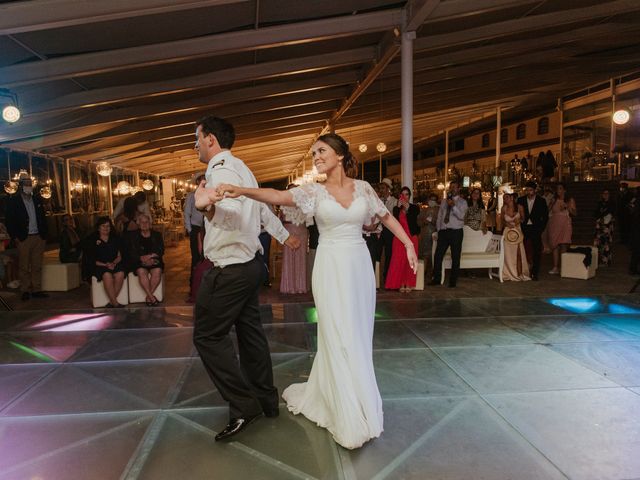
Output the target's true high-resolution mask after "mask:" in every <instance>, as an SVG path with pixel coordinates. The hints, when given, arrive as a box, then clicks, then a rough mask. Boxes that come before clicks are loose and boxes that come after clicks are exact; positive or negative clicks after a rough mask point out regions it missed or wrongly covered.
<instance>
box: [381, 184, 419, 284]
mask: <svg viewBox="0 0 640 480" xmlns="http://www.w3.org/2000/svg"><path fill="white" fill-rule="evenodd" d="M410 199H411V190H410V189H409V187H402V190H401V192H400V198H399V199H398V206H397V207H394V209H393V216H394V217H396V218H397V219H398V221H399V222H400V225H402V228H404V231H405V232H406V233H407V235H409V237H410V238H411V242H412V243H413V249H414V250H415V252H416V254H417V252H418V235H419V234H420V227H418V214H419V213H420V209H419V208H418V206H417V205H415V204H413V203H409V200H410ZM406 248H408V247H406ZM415 286H416V274H415V273H413V270H412V269H411V267H410V266H409V262H408V260H407V254H406V252H405V246H404V245H403V244H402V242H401V241H399V240H398V239H397V238H395V237H394V239H393V247H392V253H391V265H390V266H389V273H388V274H387V280H386V281H385V284H384V288H386V289H387V290H398V289H399V290H400V291H401V292H402V293H406V292H410V291H411V290H412V289H413V288H414V287H415Z"/></svg>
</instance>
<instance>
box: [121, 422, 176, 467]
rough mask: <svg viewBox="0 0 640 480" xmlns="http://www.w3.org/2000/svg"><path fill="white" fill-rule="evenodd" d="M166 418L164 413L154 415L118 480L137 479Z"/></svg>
mask: <svg viewBox="0 0 640 480" xmlns="http://www.w3.org/2000/svg"><path fill="white" fill-rule="evenodd" d="M167 417H168V414H166V413H164V412H159V413H158V414H156V415H154V417H153V420H151V422H150V423H149V425H148V426H147V429H146V430H145V432H144V435H143V436H142V438H141V439H140V441H139V442H138V445H137V446H136V448H135V450H134V451H133V452H132V453H131V456H130V457H129V461H128V462H127V465H126V466H125V467H124V469H123V471H122V474H121V475H120V479H122V480H124V479H127V480H129V479H131V480H134V479H137V478H138V476H139V475H140V472H141V471H142V469H143V468H144V465H145V464H146V463H147V459H148V458H149V454H150V453H151V451H152V450H153V447H154V446H155V444H156V441H157V440H158V437H159V435H160V432H161V431H162V427H163V426H164V424H165V422H166V420H167Z"/></svg>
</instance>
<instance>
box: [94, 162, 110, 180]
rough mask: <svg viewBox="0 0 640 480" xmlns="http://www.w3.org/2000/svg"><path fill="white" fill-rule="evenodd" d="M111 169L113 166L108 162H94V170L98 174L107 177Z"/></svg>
mask: <svg viewBox="0 0 640 480" xmlns="http://www.w3.org/2000/svg"><path fill="white" fill-rule="evenodd" d="M112 171H113V168H112V167H111V165H109V163H108V162H98V163H96V172H98V175H100V176H101V177H108V176H109V175H111V172H112Z"/></svg>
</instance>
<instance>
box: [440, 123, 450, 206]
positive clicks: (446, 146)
mask: <svg viewBox="0 0 640 480" xmlns="http://www.w3.org/2000/svg"><path fill="white" fill-rule="evenodd" d="M448 182H449V129H447V130H445V131H444V190H443V191H442V194H443V196H444V197H446V196H447V183H448Z"/></svg>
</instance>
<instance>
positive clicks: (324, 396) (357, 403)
mask: <svg viewBox="0 0 640 480" xmlns="http://www.w3.org/2000/svg"><path fill="white" fill-rule="evenodd" d="M290 192H291V194H292V195H293V198H294V201H295V203H296V205H297V208H296V207H284V208H283V212H284V214H285V217H286V218H287V219H288V220H290V221H292V222H294V223H298V224H300V223H305V222H306V223H309V222H310V221H311V219H312V217H315V221H316V223H317V226H318V231H319V232H320V240H319V244H318V249H317V251H316V258H315V263H314V267H313V277H312V285H313V298H314V301H315V304H316V310H317V313H318V352H317V354H316V356H315V359H314V361H313V366H312V367H311V374H310V375H309V380H308V381H307V382H305V383H298V384H294V385H290V386H289V387H288V388H287V389H285V391H284V392H283V393H282V397H283V398H284V400H285V401H286V402H287V407H288V409H289V410H290V411H291V412H293V413H294V414H298V413H302V414H303V415H304V416H305V417H307V418H308V419H309V420H311V421H313V422H315V423H316V424H318V425H319V426H321V427H324V428H326V429H327V430H329V432H331V434H332V435H333V438H334V440H335V441H336V442H337V443H339V444H340V445H342V446H343V447H345V448H358V447H361V446H362V445H363V444H364V443H365V442H367V441H368V440H370V439H372V438H376V437H378V436H380V434H381V433H382V423H383V420H382V399H381V398H380V392H379V391H378V385H377V383H376V377H375V373H374V370H373V346H372V342H373V324H374V313H375V306H376V287H375V277H374V273H373V267H372V265H371V257H370V255H369V251H368V249H367V246H366V244H365V242H364V240H363V238H362V226H363V225H368V224H370V223H371V220H372V218H373V217H374V216H375V215H376V214H378V215H380V216H381V217H383V216H384V215H385V214H386V213H387V212H388V211H387V209H386V208H385V206H384V204H383V203H382V202H381V201H380V199H379V198H378V196H377V195H376V193H375V192H374V191H373V188H371V185H369V184H368V183H367V182H363V181H360V180H355V190H354V193H353V199H352V200H353V202H352V203H351V205H348V208H345V207H343V206H342V205H340V204H339V203H338V202H337V201H336V200H335V199H334V198H333V197H332V196H331V195H330V194H329V192H328V191H327V190H326V188H325V187H324V186H323V185H321V184H317V183H316V184H308V185H303V186H301V187H298V188H295V189H292V190H290Z"/></svg>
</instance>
